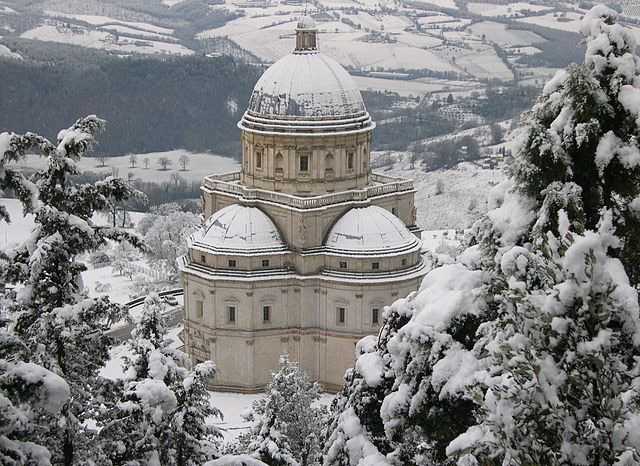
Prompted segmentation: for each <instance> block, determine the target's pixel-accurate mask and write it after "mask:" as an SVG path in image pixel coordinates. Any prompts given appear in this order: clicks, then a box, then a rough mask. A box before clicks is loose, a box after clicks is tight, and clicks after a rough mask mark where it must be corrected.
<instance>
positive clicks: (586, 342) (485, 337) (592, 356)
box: [325, 7, 640, 466]
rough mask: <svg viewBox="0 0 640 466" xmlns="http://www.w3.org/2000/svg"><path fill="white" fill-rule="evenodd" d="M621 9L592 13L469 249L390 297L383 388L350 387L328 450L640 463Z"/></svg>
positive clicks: (431, 459)
mask: <svg viewBox="0 0 640 466" xmlns="http://www.w3.org/2000/svg"><path fill="white" fill-rule="evenodd" d="M614 19H615V13H614V12H612V11H611V10H609V9H606V8H604V7H596V8H594V9H593V10H592V11H591V12H590V13H589V14H587V15H586V17H585V20H584V22H583V31H584V32H585V34H586V35H587V55H586V59H585V64H584V65H580V66H572V67H570V68H569V70H567V71H566V72H560V73H559V74H558V75H557V76H556V77H555V78H554V79H552V80H551V81H550V82H549V83H548V84H547V86H545V89H544V91H543V95H542V97H541V98H540V100H539V101H538V103H537V104H536V105H535V107H534V108H533V110H532V112H531V113H530V114H529V115H528V116H527V118H526V120H525V128H524V130H523V131H522V135H523V139H522V144H521V146H520V147H519V149H518V150H517V151H516V153H515V154H514V155H515V162H514V166H513V169H512V172H511V175H512V177H511V179H510V180H508V181H506V182H505V183H502V184H501V185H499V186H498V187H496V189H495V190H494V191H493V192H492V195H491V197H490V199H489V208H490V210H489V212H488V213H487V214H486V215H485V216H484V217H483V218H482V219H480V220H479V221H477V222H476V223H475V224H474V227H473V228H472V231H471V234H470V235H469V239H468V247H467V248H466V250H465V251H464V252H462V253H461V254H460V255H459V256H458V257H457V258H456V261H455V263H450V264H445V265H442V266H441V267H438V268H436V269H434V270H433V271H431V272H430V273H429V274H428V275H427V276H426V277H425V279H424V280H423V283H422V285H421V288H420V290H419V291H418V293H417V294H415V295H411V296H409V297H408V298H407V299H405V300H400V301H397V302H396V303H394V304H393V305H392V306H391V307H390V310H388V311H387V312H386V314H385V315H386V316H389V318H394V316H396V315H403V316H406V318H405V322H403V323H400V324H399V325H398V326H397V327H395V329H394V331H393V332H392V335H391V337H390V338H388V339H387V340H386V341H384V340H380V341H378V342H377V344H376V345H375V346H373V349H372V351H367V352H364V353H363V354H362V355H361V356H359V358H358V361H357V364H356V367H355V369H354V372H353V373H352V374H351V375H350V377H351V378H352V380H362V382H360V384H366V386H367V387H371V386H373V387H382V389H381V390H380V391H379V392H380V393H381V394H382V396H383V400H382V401H381V402H380V401H376V404H374V408H375V407H376V405H377V404H379V409H377V411H376V410H375V409H371V410H368V411H366V412H365V413H366V415H367V416H373V418H372V419H367V418H366V417H365V416H364V415H363V413H362V412H360V411H359V407H360V406H363V405H364V404H365V403H366V402H367V401H368V400H370V399H371V396H370V395H369V393H370V392H369V391H368V390H360V392H361V394H360V395H358V394H357V393H358V391H357V390H356V391H355V392H354V393H356V396H352V397H351V398H349V399H348V401H347V402H343V403H344V404H343V406H342V408H341V412H340V413H338V416H337V421H334V423H333V426H332V427H333V429H332V432H331V435H330V436H329V442H328V445H327V447H326V450H325V451H326V455H325V464H327V465H330V464H331V465H332V464H358V462H359V461H362V460H365V459H366V460H367V461H370V462H375V463H376V464H393V465H399V464H407V465H409V464H415V465H417V464H421V465H447V464H452V465H453V464H458V465H464V466H471V465H480V464H482V465H498V464H502V465H523V466H524V465H527V466H533V465H541V464H544V465H598V466H599V465H616V466H623V465H631V464H639V463H640V454H639V453H640V450H639V449H640V436H639V435H638V434H637V432H638V426H639V425H640V409H639V406H638V400H639V395H640V391H639V390H640V365H639V361H640V359H639V358H638V354H639V349H640V347H639V345H640V320H639V317H638V313H639V309H638V308H639V306H638V296H637V292H636V290H635V287H634V284H637V282H636V281H635V279H634V278H633V277H634V274H635V273H636V272H635V271H634V270H635V268H636V267H638V262H637V260H635V257H636V249H637V247H636V242H637V240H638V238H639V237H640V231H639V230H638V228H637V226H636V225H637V221H636V217H635V215H636V213H635V207H636V204H637V203H640V201H637V199H638V194H639V193H638V192H637V190H638V189H639V188H640V183H639V181H640V180H639V179H638V177H637V175H638V172H637V170H638V166H639V164H640V150H639V146H638V142H637V136H638V126H637V121H638V116H639V115H640V104H638V102H640V74H639V73H638V65H637V63H638V59H637V57H636V56H635V55H634V53H633V52H634V43H633V38H632V36H631V35H630V33H628V32H627V31H625V30H624V29H623V28H622V27H620V26H618V25H616V24H615V21H614ZM625 269H626V270H627V271H625ZM627 272H628V273H629V277H630V278H631V280H630V279H629V278H628V276H627ZM389 327H390V325H389V323H388V322H385V325H384V327H383V328H389ZM368 379H369V380H368ZM351 385H353V384H351ZM376 396H380V395H379V394H376ZM376 415H377V418H376ZM380 424H381V425H382V428H383V430H384V437H380V435H379V434H378V432H379V428H378V427H377V426H378V425H380ZM363 462H365V463H366V461H363Z"/></svg>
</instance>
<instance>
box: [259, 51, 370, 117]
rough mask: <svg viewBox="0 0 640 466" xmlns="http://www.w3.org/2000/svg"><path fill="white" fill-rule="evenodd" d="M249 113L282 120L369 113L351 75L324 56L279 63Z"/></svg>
mask: <svg viewBox="0 0 640 466" xmlns="http://www.w3.org/2000/svg"><path fill="white" fill-rule="evenodd" d="M248 110H249V112H251V113H253V114H255V115H261V116H265V117H270V116H277V117H280V118H282V117H285V118H291V117H293V118H323V117H331V118H340V117H354V116H358V115H361V114H363V113H365V112H366V109H365V106H364V102H363V101H362V96H361V95H360V91H359V90H358V87H357V86H356V83H355V82H354V81H353V79H352V78H351V76H350V75H349V73H347V71H346V70H345V69H344V68H343V67H342V66H341V65H340V64H339V63H338V62H336V61H335V60H334V59H332V58H329V57H327V56H326V55H323V54H321V53H292V54H289V55H287V56H285V57H283V58H281V59H280V60H278V61H277V62H276V63H275V64H274V65H273V66H271V67H270V68H269V69H268V70H267V71H266V72H265V73H264V74H263V75H262V77H261V78H260V80H259V81H258V83H257V84H256V86H255V87H254V89H253V93H252V94H251V99H250V100H249V108H248Z"/></svg>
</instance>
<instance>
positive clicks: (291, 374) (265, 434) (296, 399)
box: [241, 355, 325, 466]
mask: <svg viewBox="0 0 640 466" xmlns="http://www.w3.org/2000/svg"><path fill="white" fill-rule="evenodd" d="M280 363H281V364H280V369H279V370H278V371H277V372H274V373H273V377H272V380H271V383H270V384H269V386H268V388H267V393H266V396H265V398H262V399H260V400H257V401H256V402H254V404H253V410H252V413H251V415H250V416H249V418H251V419H256V420H257V422H256V425H255V426H254V427H253V428H252V430H251V432H250V433H249V434H248V435H246V436H245V437H244V438H243V439H241V443H243V444H244V445H245V447H244V448H246V449H247V451H248V452H249V453H250V454H251V455H252V456H253V457H254V458H258V459H260V460H261V461H264V462H265V463H267V464H269V465H271V466H280V465H282V466H284V465H287V466H297V465H301V466H310V465H316V464H319V461H320V436H321V431H322V426H323V421H324V418H325V410H324V409H323V408H322V407H319V406H317V401H318V399H319V397H320V387H319V386H318V384H317V383H313V382H311V381H310V380H309V377H308V375H307V374H306V373H305V372H304V371H303V370H302V369H301V368H300V367H299V365H298V364H297V363H294V362H291V361H289V358H288V356H287V355H283V356H281V360H280Z"/></svg>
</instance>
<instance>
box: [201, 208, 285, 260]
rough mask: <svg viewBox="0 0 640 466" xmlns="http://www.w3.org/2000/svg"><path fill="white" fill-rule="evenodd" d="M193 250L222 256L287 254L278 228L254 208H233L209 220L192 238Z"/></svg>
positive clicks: (217, 213)
mask: <svg viewBox="0 0 640 466" xmlns="http://www.w3.org/2000/svg"><path fill="white" fill-rule="evenodd" d="M190 246H192V247H199V248H202V249H208V250H214V251H224V252H231V253H233V252H239V253H243V252H247V251H251V252H275V251H282V250H286V244H285V243H284V242H283V241H282V239H281V238H280V233H278V228H277V227H276V226H275V224H274V223H273V222H272V221H271V219H270V218H269V217H268V216H267V215H266V214H265V213H264V212H262V211H261V210H260V209H258V208H256V207H247V206H243V205H240V204H233V205H230V206H227V207H224V208H222V209H220V210H219V211H217V212H215V213H214V214H213V215H211V217H209V218H208V219H207V221H206V223H205V225H204V226H203V227H202V228H201V229H200V230H199V231H198V232H196V233H194V234H193V236H192V237H191V244H190Z"/></svg>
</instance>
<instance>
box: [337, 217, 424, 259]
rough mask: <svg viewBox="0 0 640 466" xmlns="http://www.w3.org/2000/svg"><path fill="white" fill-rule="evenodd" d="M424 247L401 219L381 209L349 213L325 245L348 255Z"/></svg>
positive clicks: (339, 222) (340, 220) (338, 222)
mask: <svg viewBox="0 0 640 466" xmlns="http://www.w3.org/2000/svg"><path fill="white" fill-rule="evenodd" d="M419 245H420V241H419V240H418V238H416V237H415V235H413V233H411V232H410V231H409V230H408V229H407V227H406V226H405V225H404V223H402V220H400V219H399V218H398V217H396V216H395V215H393V214H392V213H391V212H389V211H388V210H386V209H383V208H382V207H378V206H369V207H361V208H355V209H351V210H349V211H348V212H347V213H346V214H344V215H343V216H342V217H340V219H339V220H338V221H337V222H336V224H335V225H334V226H333V228H332V229H331V231H330V232H329V235H328V236H327V240H326V242H325V246H326V247H327V248H328V249H329V250H331V251H334V252H340V253H345V254H349V253H351V254H354V253H355V254H368V253H378V254H379V253H387V252H388V253H391V252H398V251H404V250H408V249H412V248H414V247H417V246H419Z"/></svg>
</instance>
